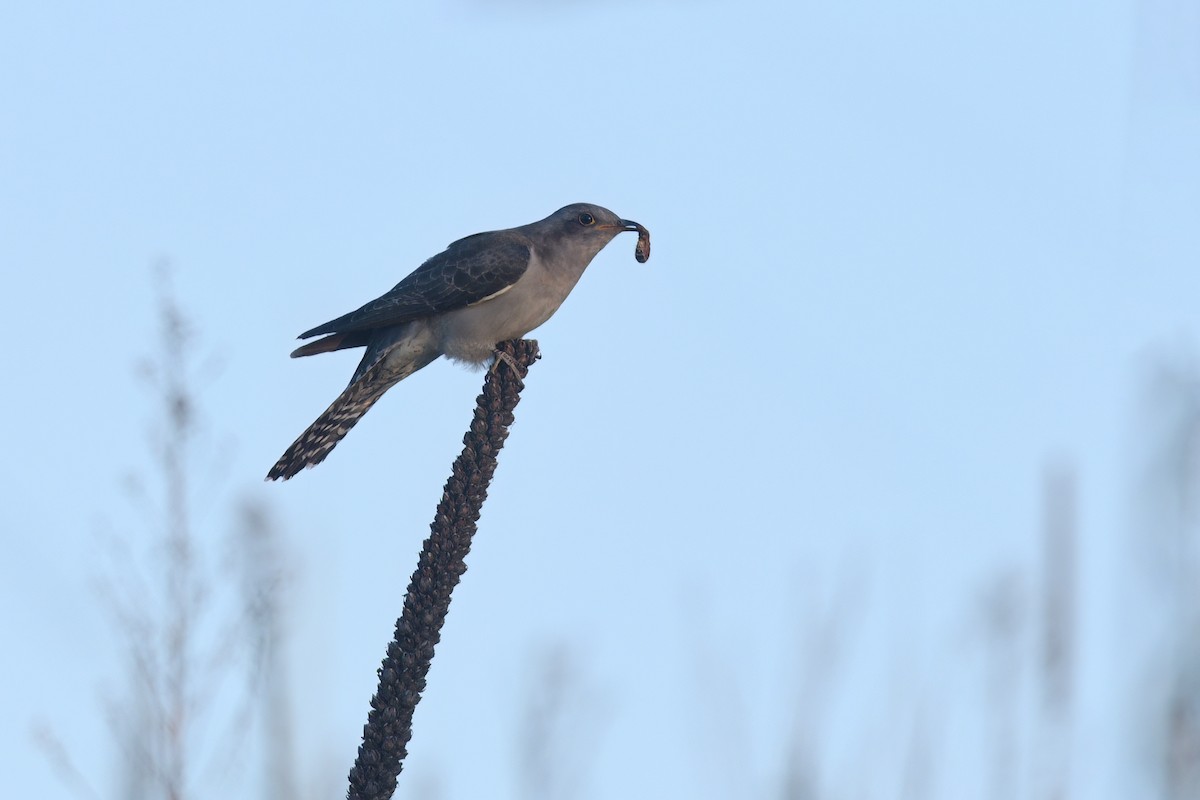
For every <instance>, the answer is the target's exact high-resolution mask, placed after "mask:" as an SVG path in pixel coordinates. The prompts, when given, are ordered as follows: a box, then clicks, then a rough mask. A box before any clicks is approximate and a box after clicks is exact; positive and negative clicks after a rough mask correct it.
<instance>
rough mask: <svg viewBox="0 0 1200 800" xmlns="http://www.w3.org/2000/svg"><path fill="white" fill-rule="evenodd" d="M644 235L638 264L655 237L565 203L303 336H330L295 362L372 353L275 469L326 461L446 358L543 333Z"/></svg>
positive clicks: (484, 238)
mask: <svg viewBox="0 0 1200 800" xmlns="http://www.w3.org/2000/svg"><path fill="white" fill-rule="evenodd" d="M625 231H634V232H637V234H638V246H637V250H636V255H637V258H638V261H645V260H646V258H647V257H648V256H649V242H650V239H649V236H650V234H649V231H647V230H646V228H644V227H643V226H642V225H640V224H638V223H636V222H632V221H630V220H627V219H622V218H620V217H619V216H617V215H616V214H614V213H613V212H612V211H609V210H608V209H606V208H602V207H600V206H597V205H593V204H591V203H574V204H572V205H568V206H564V207H563V208H560V209H559V210H558V211H555V212H554V213H553V214H551V215H550V216H548V217H546V218H545V219H542V220H539V221H538V222H533V223H530V224H528V225H521V226H519V227H516V228H508V229H506V230H499V231H489V232H486V233H477V234H474V235H473V236H467V237H466V238H463V239H459V240H458V241H456V242H454V243H452V244H451V245H450V246H449V247H447V248H446V249H445V250H444V251H442V252H441V253H438V254H437V255H435V256H433V257H432V258H430V259H429V260H427V261H426V262H425V263H424V264H422V265H421V266H419V267H418V268H417V269H416V270H414V271H413V272H412V274H410V275H409V276H408V277H406V278H405V279H404V280H402V281H400V283H398V284H396V286H395V287H394V288H393V289H392V290H391V291H390V292H387V293H386V294H384V295H382V296H380V297H378V298H376V299H374V300H372V301H371V302H369V303H367V304H366V305H364V306H362V307H361V308H359V309H357V310H355V311H351V312H350V313H348V314H344V315H342V316H340V317H338V318H337V319H333V320H330V321H329V322H326V323H325V324H324V325H318V326H317V327H315V328H312V329H310V330H307V331H305V332H304V333H302V334H300V336H299V338H300V339H311V338H313V337H315V336H320V337H322V338H320V339H317V340H316V341H314V342H310V343H308V344H305V345H303V346H301V347H299V348H297V349H296V350H295V351H293V352H292V358H299V357H302V356H312V355H316V354H318V353H329V352H333V351H336V350H344V349H347V348H356V347H365V348H366V351H365V353H364V354H363V357H362V361H360V362H359V364H358V368H357V369H356V370H355V371H354V375H353V376H352V377H351V379H350V384H349V385H348V386H347V387H346V389H345V391H343V392H342V393H341V394H340V395H339V396H338V398H337V399H336V400H334V401H333V403H332V404H331V405H330V406H329V408H327V409H326V410H325V412H324V413H323V414H321V416H319V417H317V419H316V421H315V422H313V424H312V425H309V426H308V428H307V429H306V430H305V431H304V433H302V434H300V436H299V438H297V439H296V441H295V442H293V443H292V445H291V447H289V448H288V449H287V450H286V451H285V452H284V454H283V455H282V456H280V458H279V460H278V461H277V462H275V465H274V466H273V467H271V469H270V471H269V472H268V473H267V478H266V479H267V480H269V481H271V480H288V479H289V478H292V477H294V476H295V475H297V474H298V473H299V472H300V471H301V470H303V469H305V468H311V467H314V466H316V465H317V464H320V463H321V462H322V461H324V460H325V458H326V457H327V456H328V455H329V453H330V452H331V451H332V450H333V448H334V447H335V446H336V445H337V444H338V442H340V441H341V440H342V439H343V438H344V437H345V436H346V434H347V433H348V432H349V431H350V429H351V428H353V427H354V425H355V424H356V423H357V422H358V421H359V420H360V419H362V416H363V415H364V414H366V413H367V411H369V410H370V409H371V407H372V406H373V405H375V403H376V402H378V400H379V398H381V397H383V394H384V393H385V392H386V391H387V390H388V389H390V388H392V387H393V386H395V385H396V384H397V383H399V382H400V381H402V380H404V379H405V378H407V377H408V376H410V375H412V374H413V373H414V372H416V371H417V370H420V369H423V368H424V367H426V366H428V365H429V364H431V363H433V362H434V361H435V360H436V359H438V358H439V357H441V356H446V357H447V358H449V359H451V360H452V361H457V362H460V363H465V364H469V365H475V366H482V365H485V364H487V363H489V362H492V363H493V364H495V365H496V366H499V361H497V360H495V359H496V345H497V344H499V343H500V342H503V341H506V340H508V339H517V338H520V337H523V336H525V335H526V334H527V333H529V332H530V331H532V330H534V329H535V328H537V327H538V326H540V325H541V324H542V323H544V322H545V321H546V320H548V319H550V317H551V316H552V315H553V314H554V312H555V311H557V310H558V308H559V306H560V305H562V303H563V301H564V300H566V299H567V295H568V294H570V293H571V290H572V289H573V288H575V284H576V283H577V282H578V281H579V278H580V277H581V276H582V275H583V271H584V270H585V269H586V268H587V266H588V264H590V263H591V261H592V259H593V258H595V256H596V254H597V253H599V252H600V251H601V250H602V249H604V246H605V245H607V244H608V243H609V242H610V241H612V240H613V238H615V237H616V236H617V235H618V234H620V233H622V232H625Z"/></svg>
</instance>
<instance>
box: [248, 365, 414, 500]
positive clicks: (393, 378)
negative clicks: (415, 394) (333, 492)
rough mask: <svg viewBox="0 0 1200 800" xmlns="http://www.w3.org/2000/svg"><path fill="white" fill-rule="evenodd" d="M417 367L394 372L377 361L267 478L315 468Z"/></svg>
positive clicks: (280, 458)
mask: <svg viewBox="0 0 1200 800" xmlns="http://www.w3.org/2000/svg"><path fill="white" fill-rule="evenodd" d="M413 372H415V369H408V370H405V371H400V372H394V371H385V370H384V364H383V363H382V362H379V363H376V364H375V366H373V367H371V368H370V369H369V370H367V371H366V372H365V373H363V374H362V376H360V377H359V378H358V380H356V381H354V382H352V383H351V384H350V385H349V386H347V387H346V390H345V391H344V392H342V393H341V394H340V395H338V399H337V400H334V401H333V404H332V405H330V406H329V408H327V409H325V413H324V414H322V415H321V416H319V417H317V419H316V421H315V422H313V424H312V425H309V426H308V430H306V431H304V433H302V434H300V438H298V439H297V440H296V441H294V442H292V446H291V447H289V448H288V449H287V451H286V452H285V453H284V454H283V455H282V456H280V457H279V460H278V461H276V462H275V466H273V467H271V471H270V472H268V473H267V480H269V481H274V480H281V479H282V480H285V481H286V480H287V479H288V478H291V477H293V476H294V475H296V474H297V473H298V472H300V470H302V469H304V468H305V467H315V466H316V465H317V464H320V463H321V462H322V461H324V460H325V457H326V456H328V455H329V453H330V451H331V450H333V448H334V447H335V446H336V445H337V443H338V442H340V441H341V440H342V438H343V437H345V435H346V434H347V433H349V432H350V429H351V428H353V427H354V426H355V425H356V424H358V421H359V420H360V419H362V416H363V414H366V413H367V412H368V411H370V410H371V406H373V405H375V403H376V402H377V401H378V400H379V398H381V397H383V393H384V392H386V391H387V390H388V389H390V388H392V387H393V386H395V385H396V384H397V383H398V382H400V380H402V379H403V378H406V377H408V376H409V375H411V374H412V373H413Z"/></svg>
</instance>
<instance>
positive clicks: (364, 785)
mask: <svg viewBox="0 0 1200 800" xmlns="http://www.w3.org/2000/svg"><path fill="white" fill-rule="evenodd" d="M497 349H498V350H499V352H500V353H501V354H502V355H503V356H506V357H505V358H502V359H498V360H497V362H496V365H495V367H494V368H492V369H490V370H488V373H487V377H486V378H485V379H484V382H483V393H482V394H481V395H479V397H478V399H477V401H476V407H475V416H474V418H473V419H472V421H471V427H470V428H469V429H468V431H467V433H466V435H465V436H464V437H463V451H462V453H461V454H460V455H459V457H458V458H457V459H456V460H455V462H454V466H453V471H452V473H451V476H450V479H449V480H448V481H447V482H446V488H445V490H444V491H443V493H442V500H441V502H440V503H438V507H437V512H436V514H435V515H434V519H433V523H432V524H431V525H430V534H429V537H428V538H427V539H426V540H425V543H424V545H423V547H422V549H421V555H420V557H419V560H418V563H417V569H416V571H415V572H413V575H412V579H411V581H410V582H409V585H408V593H407V594H406V595H405V598H404V610H403V612H402V614H401V616H400V619H399V620H397V621H396V637H395V639H393V640H392V642H391V644H389V645H388V648H387V655H386V656H385V657H384V659H383V665H382V666H381V667H380V669H379V687H378V689H377V690H376V692H375V696H374V697H372V698H371V711H370V713H369V714H368V715H367V724H366V725H365V726H364V728H363V743H362V745H361V746H360V747H359V749H358V757H357V758H356V759H355V762H354V766H353V767H352V768H351V770H350V789H349V792H348V797H349V798H351V800H386V798H390V797H391V796H392V794H393V793H394V792H395V790H396V778H397V776H398V775H399V774H400V770H401V768H402V766H403V762H404V757H405V756H406V755H407V754H408V741H409V739H411V738H412V717H413V712H414V711H415V710H416V707H417V703H418V702H420V700H421V692H423V691H424V690H425V676H426V674H428V672H429V666H430V664H431V663H432V661H433V653H434V647H435V646H436V645H437V643H438V641H439V640H440V639H441V630H442V624H443V623H444V622H445V621H446V614H447V612H448V611H449V609H450V595H451V593H452V592H453V591H454V587H455V586H457V585H458V581H459V579H460V578H461V577H462V574H463V573H464V572H466V570H467V565H466V557H467V554H468V553H469V552H470V550H471V539H472V537H473V536H474V535H475V529H476V522H477V521H478V520H479V515H480V511H481V509H482V508H483V501H484V500H485V499H487V491H488V486H489V485H490V484H491V481H492V475H493V474H494V473H495V471H496V456H497V455H498V454H499V452H500V450H501V448H503V447H504V440H505V439H507V438H508V428H509V426H510V425H512V423H513V419H514V417H513V410H514V409H515V408H516V406H517V403H518V402H519V401H520V399H521V394H520V393H521V389H522V388H523V387H524V378H525V375H526V374H527V373H528V371H529V367H530V366H531V365H532V364H533V362H534V361H535V360H537V359H538V357H539V355H538V347H537V342H534V341H528V340H524V339H522V340H517V341H510V342H502V343H500V344H499V345H498V346H497ZM509 359H511V363H509Z"/></svg>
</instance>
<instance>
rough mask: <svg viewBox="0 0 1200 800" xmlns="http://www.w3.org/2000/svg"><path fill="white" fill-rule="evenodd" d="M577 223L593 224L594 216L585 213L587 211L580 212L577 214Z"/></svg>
mask: <svg viewBox="0 0 1200 800" xmlns="http://www.w3.org/2000/svg"><path fill="white" fill-rule="evenodd" d="M579 224H580V225H595V224H596V218H595V217H593V216H592V215H591V214H587V213H583V214H580V215H579Z"/></svg>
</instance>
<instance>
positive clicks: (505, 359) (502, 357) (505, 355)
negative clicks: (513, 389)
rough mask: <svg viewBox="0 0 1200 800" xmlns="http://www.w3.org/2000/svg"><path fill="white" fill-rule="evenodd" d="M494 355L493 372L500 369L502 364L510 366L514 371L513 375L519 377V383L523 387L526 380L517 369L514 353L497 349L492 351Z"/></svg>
mask: <svg viewBox="0 0 1200 800" xmlns="http://www.w3.org/2000/svg"><path fill="white" fill-rule="evenodd" d="M492 355H493V356H494V358H493V359H492V371H493V372H495V371H498V370H499V369H500V364H501V363H504V364H508V366H509V367H510V368H511V369H512V371H513V375H515V376H517V383H519V384H520V385H521V386H524V385H525V380H524V379H523V378H522V377H521V370H520V369H519V368H518V367H517V360H516V359H515V358H513V357H512V353H509V352H506V351H504V350H499V349H497V350H493V351H492Z"/></svg>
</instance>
